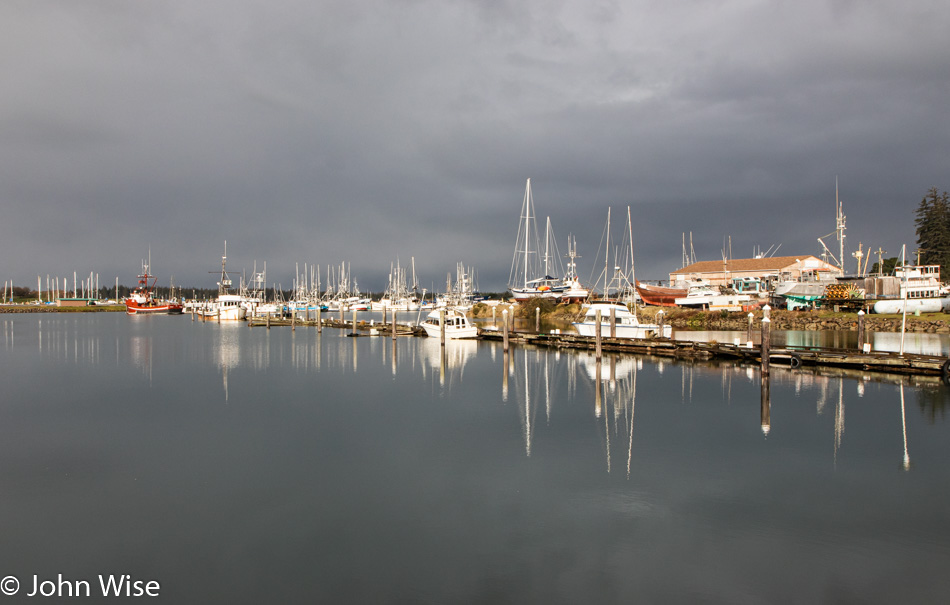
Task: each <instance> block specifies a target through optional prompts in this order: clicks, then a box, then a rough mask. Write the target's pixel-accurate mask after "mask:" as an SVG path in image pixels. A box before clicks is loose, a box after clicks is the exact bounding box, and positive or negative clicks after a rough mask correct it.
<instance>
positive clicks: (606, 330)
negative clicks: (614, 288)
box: [571, 301, 673, 338]
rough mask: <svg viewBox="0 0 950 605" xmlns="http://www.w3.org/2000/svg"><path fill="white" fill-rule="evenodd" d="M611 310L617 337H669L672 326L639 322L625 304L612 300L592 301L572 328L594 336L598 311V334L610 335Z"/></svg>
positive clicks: (581, 333)
mask: <svg viewBox="0 0 950 605" xmlns="http://www.w3.org/2000/svg"><path fill="white" fill-rule="evenodd" d="M611 310H613V312H614V317H615V322H616V323H615V329H616V334H617V338H657V337H662V338H669V337H670V336H672V335H673V327H672V326H669V325H664V326H662V327H661V326H660V325H658V324H644V323H640V320H639V319H637V316H636V315H634V314H633V313H631V312H630V310H629V309H628V308H627V306H626V305H624V304H622V303H618V302H614V301H594V302H592V303H591V304H590V306H588V307H587V311H586V312H585V313H584V320H583V321H578V322H574V323H573V324H571V325H573V326H574V329H575V330H577V333H578V334H580V335H581V336H596V335H597V331H598V324H597V312H598V311H600V325H599V329H600V335H601V336H602V337H605V338H609V337H610V312H611Z"/></svg>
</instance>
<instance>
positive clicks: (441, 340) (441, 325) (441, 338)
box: [439, 309, 445, 347]
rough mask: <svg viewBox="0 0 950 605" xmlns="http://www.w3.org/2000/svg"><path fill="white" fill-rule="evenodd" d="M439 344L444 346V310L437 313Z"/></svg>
mask: <svg viewBox="0 0 950 605" xmlns="http://www.w3.org/2000/svg"><path fill="white" fill-rule="evenodd" d="M439 344H441V345H442V346H443V347H444V346H445V309H442V310H440V311H439Z"/></svg>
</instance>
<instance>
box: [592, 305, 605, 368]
mask: <svg viewBox="0 0 950 605" xmlns="http://www.w3.org/2000/svg"><path fill="white" fill-rule="evenodd" d="M600 329H601V325H600V309H597V311H596V312H595V313H594V342H596V343H597V346H596V349H595V352H594V359H595V360H597V361H600V350H601V341H602V340H603V336H601V334H600Z"/></svg>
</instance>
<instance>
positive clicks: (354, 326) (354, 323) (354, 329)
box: [353, 307, 357, 334]
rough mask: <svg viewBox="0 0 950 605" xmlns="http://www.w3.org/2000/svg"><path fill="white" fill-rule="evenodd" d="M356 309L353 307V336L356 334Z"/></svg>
mask: <svg viewBox="0 0 950 605" xmlns="http://www.w3.org/2000/svg"><path fill="white" fill-rule="evenodd" d="M356 313H357V310H356V307H353V334H356Z"/></svg>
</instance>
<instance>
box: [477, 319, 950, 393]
mask: <svg viewBox="0 0 950 605" xmlns="http://www.w3.org/2000/svg"><path fill="white" fill-rule="evenodd" d="M479 335H480V336H481V338H483V339H486V340H503V339H504V336H503V334H502V332H501V331H496V330H479ZM508 340H509V342H513V343H518V344H522V345H534V346H542V347H555V348H574V349H588V350H594V349H595V348H596V338H595V337H592V336H580V335H578V334H539V333H525V332H509V334H508ZM601 349H602V350H603V351H611V352H619V353H636V354H641V355H655V356H658V357H671V358H681V359H714V358H715V359H735V360H739V361H746V362H750V363H757V364H761V363H762V354H761V348H760V347H759V345H753V346H751V347H749V346H748V345H745V344H738V345H737V344H726V343H720V342H695V341H689V340H673V339H669V338H654V339H643V340H640V339H629V338H609V337H603V338H602V339H601ZM769 362H770V363H773V364H780V365H787V366H790V367H792V368H797V367H801V366H804V365H807V366H825V367H838V368H847V369H854V370H862V371H866V372H890V373H899V374H924V375H932V376H941V377H942V378H944V379H945V382H947V381H948V380H947V379H950V359H948V358H947V357H941V356H937V355H918V354H910V353H904V354H903V355H901V354H899V353H895V352H890V351H870V352H868V353H864V352H862V351H859V350H856V349H834V348H826V347H782V348H776V347H772V348H770V350H769Z"/></svg>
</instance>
